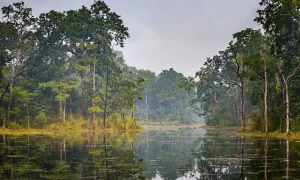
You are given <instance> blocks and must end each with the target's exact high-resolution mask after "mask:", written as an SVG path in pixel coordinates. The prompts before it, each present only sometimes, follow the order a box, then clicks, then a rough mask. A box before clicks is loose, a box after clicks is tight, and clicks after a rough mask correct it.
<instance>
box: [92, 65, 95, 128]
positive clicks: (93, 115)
mask: <svg viewBox="0 0 300 180" xmlns="http://www.w3.org/2000/svg"><path fill="white" fill-rule="evenodd" d="M92 76H93V77H92V79H93V98H95V92H96V62H94V64H93V74H92ZM93 106H95V103H94V102H93ZM92 117H93V124H94V122H95V119H96V112H93V114H92Z"/></svg>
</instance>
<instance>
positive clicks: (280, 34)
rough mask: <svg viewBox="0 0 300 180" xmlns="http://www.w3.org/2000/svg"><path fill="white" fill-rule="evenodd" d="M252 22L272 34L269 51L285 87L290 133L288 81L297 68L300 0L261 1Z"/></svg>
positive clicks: (299, 66)
mask: <svg viewBox="0 0 300 180" xmlns="http://www.w3.org/2000/svg"><path fill="white" fill-rule="evenodd" d="M260 5H261V6H262V7H264V8H263V9H259V10H258V11H257V13H258V17H257V18H255V21H257V22H258V23H260V24H262V26H263V27H264V29H265V30H266V33H267V34H269V35H270V36H271V37H272V41H273V44H272V53H273V55H275V57H277V58H278V59H279V60H280V61H279V62H278V65H277V67H278V71H279V74H280V76H281V78H282V79H283V82H284V87H285V108H286V111H285V116H286V133H287V134H288V133H289V132H290V94H289V92H290V89H289V88H290V84H289V81H290V79H291V78H293V77H294V76H295V74H296V73H297V71H298V69H299V68H300V61H299V57H300V56H299V55H300V54H299V44H300V40H299V39H300V38H299V37H300V33H299V29H300V11H299V8H300V2H299V1H292V0H262V1H261V2H260Z"/></svg>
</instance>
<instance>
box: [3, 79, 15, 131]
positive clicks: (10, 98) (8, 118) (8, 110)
mask: <svg viewBox="0 0 300 180" xmlns="http://www.w3.org/2000/svg"><path fill="white" fill-rule="evenodd" d="M13 84H14V81H13V80H12V81H11V83H10V85H9V93H10V94H9V100H8V106H7V118H6V122H5V124H4V125H5V127H7V125H8V123H9V121H10V109H11V103H12V91H13Z"/></svg>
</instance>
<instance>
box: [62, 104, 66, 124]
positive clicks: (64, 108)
mask: <svg viewBox="0 0 300 180" xmlns="http://www.w3.org/2000/svg"><path fill="white" fill-rule="evenodd" d="M62 105H63V114H62V115H63V116H62V120H63V122H65V120H66V106H67V102H63V103H62Z"/></svg>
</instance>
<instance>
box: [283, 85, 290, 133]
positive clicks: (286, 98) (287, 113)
mask: <svg viewBox="0 0 300 180" xmlns="http://www.w3.org/2000/svg"><path fill="white" fill-rule="evenodd" d="M284 85H285V103H286V133H287V134H288V133H289V132H290V101H289V85H288V81H287V79H284Z"/></svg>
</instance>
